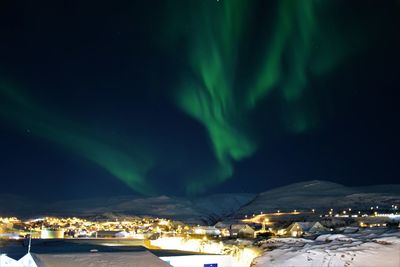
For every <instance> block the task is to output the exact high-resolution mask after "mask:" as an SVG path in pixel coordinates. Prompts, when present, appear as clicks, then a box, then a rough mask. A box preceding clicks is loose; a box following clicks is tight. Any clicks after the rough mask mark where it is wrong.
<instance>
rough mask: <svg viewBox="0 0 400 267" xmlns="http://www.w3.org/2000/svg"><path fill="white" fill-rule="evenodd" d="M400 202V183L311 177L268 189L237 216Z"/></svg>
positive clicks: (244, 207)
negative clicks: (344, 181)
mask: <svg viewBox="0 0 400 267" xmlns="http://www.w3.org/2000/svg"><path fill="white" fill-rule="evenodd" d="M393 203H400V186H399V185H380V186H376V187H375V186H368V187H346V186H343V185H340V184H336V183H331V182H326V181H318V180H314V181H308V182H302V183H295V184H291V185H288V186H284V187H279V188H276V189H273V190H270V191H266V192H264V193H261V194H258V195H257V197H256V198H255V199H254V200H253V201H251V202H250V203H249V204H247V205H245V206H243V207H242V208H240V209H239V210H238V212H237V216H243V215H246V214H252V213H259V212H261V211H276V210H293V209H298V210H301V209H306V210H308V209H311V208H315V209H328V208H349V207H358V208H360V209H362V208H368V207H370V206H371V205H374V206H375V205H380V206H391V205H392V204H393Z"/></svg>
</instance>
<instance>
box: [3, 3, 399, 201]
mask: <svg viewBox="0 0 400 267" xmlns="http://www.w3.org/2000/svg"><path fill="white" fill-rule="evenodd" d="M399 29H400V2H399V1H389V0H387V1H365V0H362V1H361V0H360V1H347V0H346V1H345V0H342V1H338V0H335V1H333V0H332V1H328V0H327V1H324V0H318V1H317V0H315V1H312V0H304V1H292V0H281V1H264V0H260V1H255V0H254V1H247V0H246V1H245V0H240V1H239V0H238V1H236V0H219V1H216V0H190V1H182V0H176V1H175V0H174V1H173V0H168V1H166V0H157V1H156V0H153V1H143V0H142V1H101V0H97V1H65V2H64V1H54V0H53V1H14V0H2V1H0V33H1V35H0V152H1V153H0V179H1V187H0V193H6V194H17V195H23V196H27V197H33V198H36V199H45V200H59V199H70V198H85V197H99V196H113V195H126V194H139V195H146V196H150V195H160V194H166V195H176V196H195V195H201V194H212V193H222V192H261V191H265V190H268V189H271V188H274V187H277V186H281V185H286V184H290V183H293V182H299V181H305V180H314V179H320V180H328V181H333V182H338V183H342V184H345V185H351V186H354V185H371V184H388V183H398V181H399V180H398V177H399V174H400V171H399V166H398V163H399V162H400V161H399V159H400V157H399V153H400V138H399V136H400V126H399V118H398V117H399V114H400V107H399V97H400V92H399V89H400V86H399V84H400V67H399V62H400V34H399Z"/></svg>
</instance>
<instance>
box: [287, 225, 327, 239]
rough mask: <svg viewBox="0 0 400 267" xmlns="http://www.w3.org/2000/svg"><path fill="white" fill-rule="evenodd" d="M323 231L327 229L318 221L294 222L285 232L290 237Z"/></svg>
mask: <svg viewBox="0 0 400 267" xmlns="http://www.w3.org/2000/svg"><path fill="white" fill-rule="evenodd" d="M325 231H327V229H326V228H325V227H324V226H323V225H322V224H321V223H320V222H294V223H292V224H291V225H289V227H288V228H287V229H286V234H287V235H289V236H292V237H301V236H304V235H312V234H317V233H320V232H325Z"/></svg>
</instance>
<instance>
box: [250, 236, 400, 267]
mask: <svg viewBox="0 0 400 267" xmlns="http://www.w3.org/2000/svg"><path fill="white" fill-rule="evenodd" d="M260 247H261V248H262V249H264V251H265V252H264V255H262V256H261V257H259V258H257V259H255V261H254V267H258V266H260V267H261V266H276V267H307V266H310V267H311V266H318V267H376V266H380V267H398V266H400V232H399V231H387V230H382V229H381V230H364V231H361V232H359V233H357V234H350V235H337V234H336V235H335V234H333V235H322V236H319V237H318V238H317V239H316V240H307V239H302V238H274V239H269V240H263V241H262V242H260Z"/></svg>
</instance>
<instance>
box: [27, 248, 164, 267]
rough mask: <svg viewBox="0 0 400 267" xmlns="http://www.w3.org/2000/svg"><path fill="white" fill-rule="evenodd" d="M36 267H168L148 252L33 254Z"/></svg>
mask: <svg viewBox="0 0 400 267" xmlns="http://www.w3.org/2000/svg"><path fill="white" fill-rule="evenodd" d="M33 257H34V259H35V261H36V262H37V265H38V267H87V266H97V267H103V266H104V267H105V266H114V267H144V266H146V267H163V266H165V267H170V265H168V264H167V263H165V262H164V261H163V260H161V259H160V258H158V257H157V256H155V255H154V254H152V253H150V252H148V251H137V252H95V253H62V254H33Z"/></svg>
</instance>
